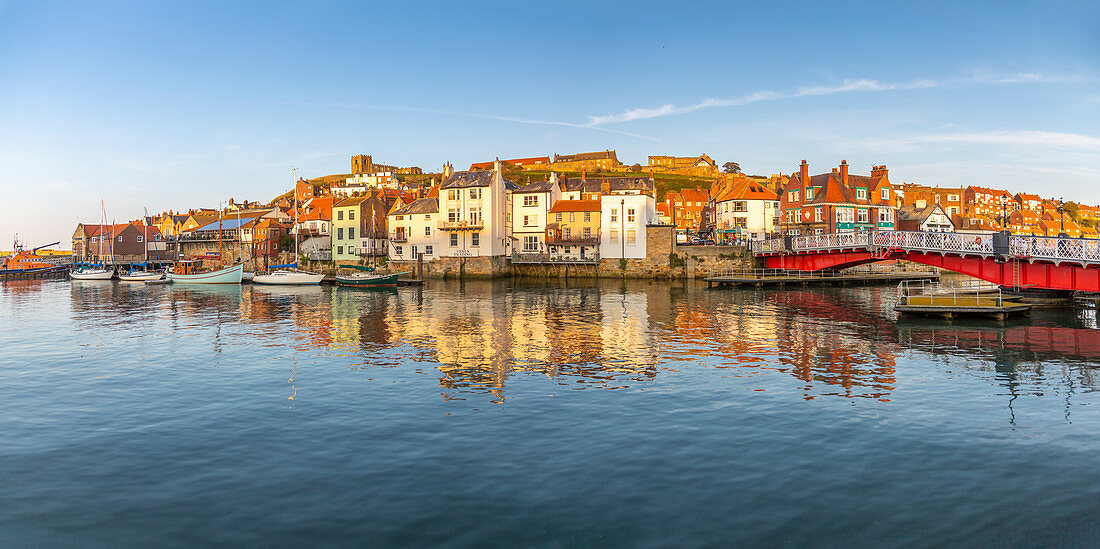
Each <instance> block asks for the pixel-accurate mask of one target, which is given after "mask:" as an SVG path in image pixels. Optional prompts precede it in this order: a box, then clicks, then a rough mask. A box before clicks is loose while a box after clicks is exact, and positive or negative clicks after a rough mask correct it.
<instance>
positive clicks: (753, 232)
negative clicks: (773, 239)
mask: <svg viewBox="0 0 1100 549" xmlns="http://www.w3.org/2000/svg"><path fill="white" fill-rule="evenodd" d="M720 192H721V193H722V194H720V195H718V196H716V197H714V220H715V230H714V234H715V240H716V241H718V240H721V241H728V240H730V239H732V238H736V237H741V238H751V239H763V238H767V236H768V235H770V234H773V233H775V232H776V228H777V224H778V221H779V197H778V196H777V195H776V194H775V193H774V192H772V191H771V190H769V189H767V188H765V187H764V186H763V185H761V184H759V183H757V182H756V181H754V180H751V179H748V178H737V179H736V180H735V182H734V183H733V184H731V185H728V186H725V187H724V190H722V191H720Z"/></svg>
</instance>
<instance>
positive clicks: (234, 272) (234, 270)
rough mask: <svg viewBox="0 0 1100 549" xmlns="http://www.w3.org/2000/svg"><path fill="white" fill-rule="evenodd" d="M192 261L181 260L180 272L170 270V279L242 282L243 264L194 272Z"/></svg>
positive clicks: (174, 280)
mask: <svg viewBox="0 0 1100 549" xmlns="http://www.w3.org/2000/svg"><path fill="white" fill-rule="evenodd" d="M193 263H197V262H191V261H181V262H179V264H178V266H179V267H181V269H180V272H179V273H175V272H169V273H168V280H171V281H172V283H173V284H181V283H182V284H240V283H241V273H243V272H244V265H243V264H240V263H238V264H236V265H233V266H231V267H226V268H224V269H218V270H216V271H208V272H204V273H197V272H193V269H194V265H193Z"/></svg>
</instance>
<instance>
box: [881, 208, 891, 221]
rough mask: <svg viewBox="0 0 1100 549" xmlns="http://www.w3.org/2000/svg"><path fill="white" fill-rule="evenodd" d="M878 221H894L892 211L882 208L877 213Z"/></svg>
mask: <svg viewBox="0 0 1100 549" xmlns="http://www.w3.org/2000/svg"><path fill="white" fill-rule="evenodd" d="M878 220H879V221H880V222H882V223H889V222H891V221H893V220H894V214H893V211H892V210H889V209H886V208H883V209H881V210H879V211H878Z"/></svg>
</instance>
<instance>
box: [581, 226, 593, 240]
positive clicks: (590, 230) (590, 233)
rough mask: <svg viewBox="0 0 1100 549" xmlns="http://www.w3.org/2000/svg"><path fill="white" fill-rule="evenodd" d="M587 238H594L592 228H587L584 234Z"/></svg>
mask: <svg viewBox="0 0 1100 549" xmlns="http://www.w3.org/2000/svg"><path fill="white" fill-rule="evenodd" d="M581 234H583V235H584V237H585V238H592V227H585V228H584V231H582V233H581Z"/></svg>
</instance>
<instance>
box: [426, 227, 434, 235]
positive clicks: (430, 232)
mask: <svg viewBox="0 0 1100 549" xmlns="http://www.w3.org/2000/svg"><path fill="white" fill-rule="evenodd" d="M424 236H432V228H431V227H424Z"/></svg>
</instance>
